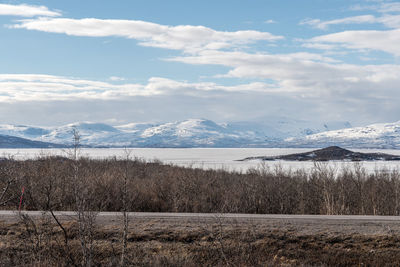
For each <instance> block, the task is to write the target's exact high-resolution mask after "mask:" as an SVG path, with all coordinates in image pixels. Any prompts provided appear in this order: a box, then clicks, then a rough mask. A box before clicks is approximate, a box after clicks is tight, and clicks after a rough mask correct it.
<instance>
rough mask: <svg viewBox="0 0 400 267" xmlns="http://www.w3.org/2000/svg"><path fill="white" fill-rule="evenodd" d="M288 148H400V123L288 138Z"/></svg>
mask: <svg viewBox="0 0 400 267" xmlns="http://www.w3.org/2000/svg"><path fill="white" fill-rule="evenodd" d="M285 143H286V146H288V147H326V146H331V145H336V146H341V147H348V148H386V149H399V148H400V121H398V122H394V123H379V124H372V125H369V126H366V127H354V128H348V129H341V130H336V131H327V132H321V133H317V134H312V135H308V136H305V137H300V138H287V139H286V140H285Z"/></svg>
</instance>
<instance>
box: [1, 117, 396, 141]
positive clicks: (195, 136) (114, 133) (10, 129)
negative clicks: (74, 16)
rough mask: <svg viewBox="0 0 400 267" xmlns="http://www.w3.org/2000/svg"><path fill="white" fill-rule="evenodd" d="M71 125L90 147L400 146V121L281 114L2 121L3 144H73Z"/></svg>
mask: <svg viewBox="0 0 400 267" xmlns="http://www.w3.org/2000/svg"><path fill="white" fill-rule="evenodd" d="M72 129H76V130H77V132H78V133H79V135H80V143H81V144H82V145H83V146H86V147H172V148H178V147H325V146H330V145H340V146H343V147H349V148H400V122H396V123H385V124H374V125H369V126H366V127H356V128H352V127H351V124H350V123H348V122H329V123H310V122H307V121H301V120H294V119H287V118H278V119H276V118H275V119H265V120H263V122H261V123H260V122H234V123H215V122H213V121H211V120H207V119H189V120H184V121H177V122H168V123H130V124H124V125H118V126H111V125H108V124H105V123H93V122H79V123H72V124H68V125H63V126H59V127H37V126H26V125H9V124H5V125H0V147H1V148H31V147H37V148H48V147H62V146H70V145H71V143H72V136H73V135H72Z"/></svg>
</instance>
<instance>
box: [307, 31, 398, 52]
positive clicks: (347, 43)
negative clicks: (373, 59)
mask: <svg viewBox="0 0 400 267" xmlns="http://www.w3.org/2000/svg"><path fill="white" fill-rule="evenodd" d="M308 43H313V44H314V45H315V44H319V45H321V44H335V45H340V47H342V48H347V49H356V50H378V51H384V52H387V53H390V54H393V55H395V56H400V45H399V44H400V29H396V30H388V31H372V30H371V31H344V32H338V33H333V34H327V35H322V36H318V37H314V38H312V39H310V40H309V41H308Z"/></svg>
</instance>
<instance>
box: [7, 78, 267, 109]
mask: <svg viewBox="0 0 400 267" xmlns="http://www.w3.org/2000/svg"><path fill="white" fill-rule="evenodd" d="M273 89H274V88H271V86H270V85H268V84H265V83H250V84H244V85H235V86H222V85H218V84H215V83H211V82H204V83H188V82H181V81H174V80H171V79H165V78H158V77H153V78H150V79H149V80H148V83H147V84H144V85H143V84H119V85H115V84H111V83H106V82H99V81H91V80H82V79H74V78H68V77H60V76H52V75H38V74H0V102H3V103H6V102H21V101H23V102H31V101H57V100H78V99H93V100H96V99H97V100H117V99H124V98H126V97H135V96H157V95H168V94H174V93H179V94H182V95H185V94H187V95H196V94H201V92H209V91H224V92H250V91H253V92H268V91H272V90H273Z"/></svg>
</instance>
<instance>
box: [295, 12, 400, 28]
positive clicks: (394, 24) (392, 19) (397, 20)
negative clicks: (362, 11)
mask: <svg viewBox="0 0 400 267" xmlns="http://www.w3.org/2000/svg"><path fill="white" fill-rule="evenodd" d="M365 23H369V24H372V23H380V24H383V25H385V26H386V27H388V28H400V15H388V14H386V15H383V16H381V17H375V16H372V15H363V16H355V17H347V18H342V19H335V20H328V21H321V20H319V19H307V20H303V21H302V22H300V25H311V26H313V27H315V28H317V29H321V30H326V29H328V27H329V26H331V25H340V24H365Z"/></svg>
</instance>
